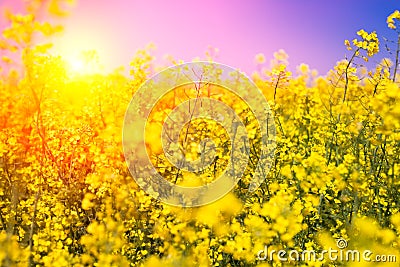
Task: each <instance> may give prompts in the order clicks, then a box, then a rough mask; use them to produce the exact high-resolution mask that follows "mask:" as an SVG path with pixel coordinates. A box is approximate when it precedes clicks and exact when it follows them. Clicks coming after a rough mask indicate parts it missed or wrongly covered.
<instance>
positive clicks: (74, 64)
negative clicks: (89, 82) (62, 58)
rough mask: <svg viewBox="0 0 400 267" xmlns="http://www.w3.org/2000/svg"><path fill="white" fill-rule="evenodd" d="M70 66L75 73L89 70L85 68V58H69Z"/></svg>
mask: <svg viewBox="0 0 400 267" xmlns="http://www.w3.org/2000/svg"><path fill="white" fill-rule="evenodd" d="M66 61H67V64H68V68H69V69H70V70H71V71H72V72H74V73H85V72H86V71H87V70H86V68H85V65H86V64H85V62H84V61H83V59H80V58H78V57H71V58H68V59H67V60H66Z"/></svg>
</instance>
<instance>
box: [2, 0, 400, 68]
mask: <svg viewBox="0 0 400 267" xmlns="http://www.w3.org/2000/svg"><path fill="white" fill-rule="evenodd" d="M0 1H1V0H0ZM15 2H18V1H11V0H6V2H4V1H3V4H1V5H2V6H3V7H4V6H6V5H16V4H15ZM396 8H400V5H399V2H398V0H385V1H382V0H359V1H345V0H337V1H320V0H304V1H298V0H279V1H278V0H265V1H262V0H249V1H239V0H230V1H229V0H217V1H212V0H206V1H183V0H172V1H157V0H147V1H139V0H125V1H124V0H116V1H108V0H80V1H79V0H78V3H77V5H76V7H75V8H73V9H72V13H71V16H70V17H69V18H67V19H65V20H64V21H63V22H64V24H65V26H66V31H65V34H64V36H62V37H60V38H59V39H58V40H57V41H56V47H57V49H58V51H59V53H61V55H64V56H66V57H68V56H73V54H79V53H80V52H81V50H87V49H96V50H98V52H99V55H100V59H101V61H102V62H103V65H105V68H106V69H108V70H110V69H113V68H115V67H117V66H120V65H124V66H126V67H128V63H129V61H130V60H131V58H132V57H133V55H134V53H135V51H136V50H137V49H140V48H143V47H145V46H146V45H147V44H148V43H150V42H152V43H154V44H155V45H156V47H157V50H156V51H155V56H156V57H157V59H158V60H161V59H162V58H163V56H164V55H165V54H171V55H173V56H174V57H175V58H176V59H183V60H185V61H190V60H192V59H193V58H195V57H203V58H204V53H205V51H206V50H207V47H208V46H212V47H216V48H219V50H220V52H219V56H218V57H217V61H219V62H221V63H225V64H228V65H231V66H233V67H236V68H240V69H242V70H244V71H246V72H248V73H251V71H253V70H254V69H255V63H254V56H255V55H256V54H257V53H264V54H265V56H266V57H267V59H271V57H272V55H273V52H275V51H277V50H279V49H284V50H285V51H286V52H287V53H288V54H289V62H290V66H291V68H293V69H294V67H295V66H296V65H299V64H300V63H303V62H304V63H308V64H309V65H310V67H311V68H315V69H317V70H319V73H320V74H324V73H326V71H328V70H329V69H330V68H332V67H333V66H334V65H335V63H336V61H338V60H340V59H342V58H343V57H344V56H345V54H346V53H347V52H346V49H345V47H344V45H343V41H344V39H353V38H354V37H355V32H356V31H357V30H359V29H361V28H365V29H366V30H367V31H372V30H377V31H378V35H380V36H386V37H391V35H390V34H392V33H391V32H390V31H389V30H388V29H387V27H386V16H387V15H389V14H390V13H391V12H392V11H394V10H395V9H396ZM382 56H383V55H382ZM382 56H381V57H382ZM385 56H387V55H385Z"/></svg>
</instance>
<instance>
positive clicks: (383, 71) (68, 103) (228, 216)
mask: <svg viewBox="0 0 400 267" xmlns="http://www.w3.org/2000/svg"><path fill="white" fill-rule="evenodd" d="M39 2H40V1H39ZM39 2H35V1H32V3H39ZM54 2H55V3H56V2H57V1H54ZM28 10H29V13H27V14H24V15H20V14H18V15H17V14H12V13H8V14H7V19H8V20H9V21H10V25H9V26H7V27H6V28H4V29H2V37H1V39H0V49H1V51H2V55H3V56H2V59H1V60H2V63H1V66H2V72H1V80H0V91H1V93H0V140H1V141H0V263H1V264H0V265H1V266H399V262H400V91H399V90H400V89H399V82H400V70H399V69H398V67H399V59H400V55H399V50H400V47H399V46H397V44H400V39H399V40H393V41H394V42H395V43H396V46H395V49H396V47H397V50H394V51H391V52H392V53H391V55H392V56H393V57H392V58H390V59H384V60H382V62H380V64H378V65H377V66H376V67H375V68H372V69H365V68H363V67H361V66H360V64H361V63H362V62H364V61H368V60H369V59H370V58H372V57H373V56H374V55H375V54H376V53H377V52H378V51H379V48H380V46H381V45H380V43H379V40H380V39H379V36H377V35H376V33H374V32H366V31H364V30H360V31H358V32H357V33H355V36H354V38H355V39H354V40H350V41H348V40H346V41H344V45H345V46H346V47H347V49H348V52H349V55H350V56H349V57H348V58H347V59H344V60H342V61H340V62H338V63H337V65H336V66H334V68H333V69H332V70H331V71H330V72H329V74H328V75H326V76H325V77H320V76H317V75H316V74H315V72H313V71H311V70H310V69H309V67H308V66H307V65H305V64H302V65H300V66H299V67H298V68H297V71H296V72H294V73H291V72H290V71H289V70H288V69H287V55H286V54H285V53H284V52H283V51H279V52H277V53H275V55H274V59H273V60H272V64H271V66H270V67H269V66H268V64H266V59H265V56H264V55H262V54H259V55H256V61H257V64H258V68H257V69H259V71H257V72H254V73H253V75H252V77H251V78H252V80H253V81H254V83H255V84H256V85H257V86H258V88H259V89H260V90H261V92H262V93H263V95H264V96H265V98H266V99H267V100H268V103H269V106H270V109H271V111H272V113H273V116H274V121H275V127H276V150H275V155H274V159H273V161H272V163H271V166H270V167H271V168H270V170H269V172H266V173H265V177H262V178H263V179H265V180H264V182H263V183H262V184H261V185H260V186H259V187H258V188H257V189H256V190H255V191H254V192H250V191H249V187H250V185H249V183H250V181H251V180H252V178H253V174H254V171H255V168H256V165H257V162H258V161H260V160H261V159H260V158H259V157H258V155H259V153H260V151H259V145H260V139H261V136H260V133H259V131H258V130H259V127H260V126H259V123H260V122H259V121H258V122H257V121H256V120H255V118H254V114H253V113H252V112H251V107H249V106H248V105H246V103H244V102H243V101H240V99H237V98H236V97H235V96H234V95H232V94H231V93H229V92H226V91H224V89H223V88H211V89H210V88H208V90H206V89H207V88H205V89H200V88H197V89H198V90H197V94H188V93H186V91H185V90H184V88H183V89H182V88H180V89H179V88H178V89H175V90H173V91H172V92H171V93H170V94H167V95H166V96H165V98H164V99H163V100H161V101H159V102H158V103H157V105H156V108H155V109H154V111H153V112H152V113H151V114H150V115H151V116H150V117H149V118H148V124H147V126H146V127H147V128H146V133H145V136H146V140H147V141H146V151H147V152H148V154H149V155H150V158H151V162H152V163H153V164H154V166H155V168H156V169H157V170H158V172H159V173H160V174H161V175H162V176H163V177H164V178H165V179H166V180H168V181H170V182H172V183H176V184H181V185H186V186H189V187H190V186H198V185H199V184H207V183H211V182H212V181H214V180H216V179H217V178H218V177H219V176H220V175H221V173H222V172H223V170H224V168H226V166H227V165H228V162H229V161H230V160H231V154H230V152H229V149H230V148H231V140H230V138H229V135H228V134H227V133H226V130H225V129H224V128H223V127H221V125H220V124H218V123H215V122H213V121H208V120H199V119H196V120H191V121H190V123H189V125H186V128H183V133H184V136H183V137H182V136H181V137H180V139H179V138H178V140H179V142H180V144H179V145H180V146H181V147H184V148H185V149H184V150H185V151H186V152H187V155H186V156H187V157H191V158H193V159H196V158H199V157H200V152H199V151H198V146H197V144H198V143H199V142H200V141H201V140H202V139H204V138H212V139H213V141H214V145H215V150H216V156H215V158H214V159H213V161H212V164H211V165H210V167H209V168H206V169H204V170H203V171H201V172H189V171H182V170H180V169H179V168H177V167H174V166H173V165H171V164H169V162H168V160H167V158H166V157H165V155H164V153H163V147H162V146H161V143H160V138H159V137H160V134H161V129H162V122H163V120H164V119H165V118H166V115H167V114H168V113H169V112H170V111H171V110H172V109H174V108H175V107H176V106H177V105H178V104H180V103H182V102H184V101H186V100H189V99H197V98H199V97H202V98H210V99H215V100H218V101H222V102H224V103H225V104H226V105H227V106H229V107H231V108H232V109H233V110H235V112H236V113H237V114H238V117H239V118H240V119H241V120H242V121H243V124H244V126H245V130H246V132H247V134H248V138H249V143H248V144H249V145H248V146H245V147H243V150H244V152H245V153H246V154H247V155H248V159H249V161H248V164H247V167H246V166H244V167H243V168H244V172H243V177H242V179H241V180H240V181H239V182H238V183H237V184H236V185H235V187H234V188H233V190H232V191H231V192H229V193H228V194H226V195H225V196H224V197H223V198H221V199H219V200H217V201H215V202H212V203H210V204H207V205H202V206H199V207H179V206H171V205H168V204H165V203H163V202H162V201H159V200H156V199H154V198H153V197H152V196H151V195H149V194H148V192H145V191H143V190H142V188H141V187H140V186H138V184H137V183H136V181H135V180H139V179H146V178H148V177H134V178H135V179H133V177H132V175H133V174H132V171H129V169H128V166H127V163H126V161H125V157H124V151H123V145H122V144H123V142H122V141H123V140H122V131H123V121H124V116H125V112H126V109H127V106H128V104H129V102H130V101H131V99H132V97H133V96H134V94H135V92H137V91H138V90H139V88H140V86H141V85H142V84H143V83H144V82H145V81H146V80H147V79H148V78H150V77H151V75H153V74H154V73H155V72H156V71H157V70H158V66H155V63H154V60H153V57H152V54H151V53H152V51H151V48H146V49H143V50H140V51H137V53H136V54H135V56H134V57H133V59H132V60H131V64H130V66H131V69H130V75H129V76H127V75H125V74H124V73H123V72H122V71H119V70H116V71H114V72H112V73H109V74H99V73H95V72H93V73H77V72H74V71H72V69H73V68H71V66H69V65H68V64H67V63H66V62H65V61H64V60H63V58H61V57H56V56H52V55H51V53H50V52H49V49H50V48H51V44H48V43H46V42H45V43H43V42H41V43H40V44H37V43H36V42H35V40H36V39H37V36H40V38H41V40H47V39H48V38H50V37H51V36H52V35H53V34H55V33H57V32H59V31H60V30H61V28H60V26H57V25H54V24H52V23H47V22H43V21H41V20H38V19H37V16H36V15H37V14H38V13H39V12H42V7H41V6H40V5H36V4H31V5H30V6H28ZM50 11H51V12H52V13H54V14H56V15H62V12H63V11H62V10H61V9H60V7H58V6H57V5H56V4H54V5H53V6H51V7H50ZM382 19H385V18H382ZM399 20H400V13H399V12H398V11H396V12H394V13H393V14H392V15H390V16H389V17H388V18H387V23H388V27H389V28H391V29H392V30H393V31H397V32H398V30H399V29H398V28H396V25H398V21H399ZM398 36H399V37H400V33H399V35H398ZM344 38H346V36H345V37H344ZM349 38H351V36H349ZM381 49H382V48H381ZM85 58H86V64H89V63H90V64H92V65H93V64H95V58H96V54H95V53H87V54H86V55H85ZM206 60H208V61H212V60H213V58H212V57H211V55H210V54H208V55H207V57H206ZM171 64H172V65H174V64H178V62H175V61H174V60H172V62H171ZM149 97H150V96H149ZM189 128H190V131H189ZM179 145H178V147H179ZM329 250H336V251H337V252H336V254H335V255H334V256H336V258H335V257H331V256H332V255H328V254H325V255H324V253H322V252H323V251H329ZM273 251H274V252H275V254H274V252H273ZM278 251H284V252H280V253H278ZM303 251H308V252H310V251H315V253H316V254H317V255H318V256H317V257H316V258H314V259H311V258H307V257H301V255H303V254H302V252H303ZM347 251H353V252H354V251H360V254H359V255H358V256H360V259H359V260H357V259H356V256H354V255H353V256H354V257H355V258H354V259H344V257H343V254H345V255H348V254H346V252H347ZM366 251H367V252H366ZM289 252H290V253H289ZM321 253H322V256H321V258H320V257H319V255H320V254H321ZM341 253H342V254H341ZM308 254H309V255H310V253H308ZM340 255H342V257H341V256H340ZM311 256H312V255H311ZM311 256H310V257H311Z"/></svg>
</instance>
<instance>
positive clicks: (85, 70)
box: [63, 50, 102, 76]
mask: <svg viewBox="0 0 400 267" xmlns="http://www.w3.org/2000/svg"><path fill="white" fill-rule="evenodd" d="M63 58H64V60H65V62H66V66H67V69H68V71H69V72H70V73H71V74H72V75H74V76H75V75H90V74H96V73H101V70H102V69H101V65H100V62H99V59H98V55H97V52H96V51H95V50H89V51H82V52H80V53H79V54H64V55H63Z"/></svg>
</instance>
